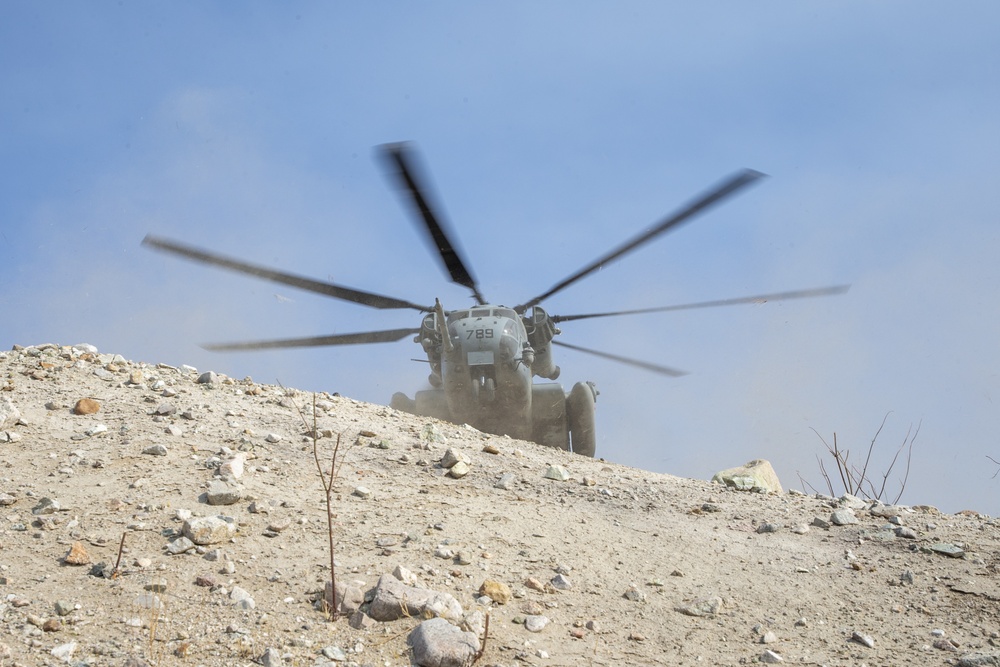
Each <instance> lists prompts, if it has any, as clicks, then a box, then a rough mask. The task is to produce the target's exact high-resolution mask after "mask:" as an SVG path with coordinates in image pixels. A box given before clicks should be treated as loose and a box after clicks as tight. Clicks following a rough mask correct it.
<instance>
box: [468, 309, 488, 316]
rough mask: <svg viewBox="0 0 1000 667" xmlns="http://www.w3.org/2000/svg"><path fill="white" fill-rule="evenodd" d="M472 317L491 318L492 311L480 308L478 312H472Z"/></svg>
mask: <svg viewBox="0 0 1000 667" xmlns="http://www.w3.org/2000/svg"><path fill="white" fill-rule="evenodd" d="M472 316H473V317H489V316H490V309H489V308H479V309H477V310H473V311H472Z"/></svg>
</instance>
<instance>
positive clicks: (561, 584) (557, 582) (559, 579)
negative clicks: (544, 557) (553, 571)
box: [550, 574, 573, 591]
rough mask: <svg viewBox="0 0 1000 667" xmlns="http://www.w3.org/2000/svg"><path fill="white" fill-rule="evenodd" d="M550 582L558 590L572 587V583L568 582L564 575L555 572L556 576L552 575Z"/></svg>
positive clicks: (566, 589)
mask: <svg viewBox="0 0 1000 667" xmlns="http://www.w3.org/2000/svg"><path fill="white" fill-rule="evenodd" d="M550 583H551V584H552V587H553V588H555V589H557V590H560V591H568V590H570V589H571V588H573V584H572V583H570V580H569V579H567V578H566V577H565V575H562V574H557V575H556V576H554V577H553V578H552V579H551V581H550Z"/></svg>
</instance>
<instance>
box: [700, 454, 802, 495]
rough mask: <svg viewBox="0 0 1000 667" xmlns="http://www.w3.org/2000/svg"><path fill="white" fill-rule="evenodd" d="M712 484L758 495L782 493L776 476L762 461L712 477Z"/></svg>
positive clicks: (767, 463)
mask: <svg viewBox="0 0 1000 667" xmlns="http://www.w3.org/2000/svg"><path fill="white" fill-rule="evenodd" d="M712 482H714V483H716V484H725V485H726V486H728V487H730V488H733V489H737V490H738V491H756V492H760V493H784V490H783V489H782V488H781V482H780V481H778V474H777V473H776V472H774V468H773V467H771V463H770V462H769V461H766V460H764V459H754V460H753V461H750V462H748V463H746V464H745V465H742V466H740V467H738V468H728V469H726V470H723V471H721V472H717V473H715V475H713V476H712Z"/></svg>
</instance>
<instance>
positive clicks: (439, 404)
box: [142, 143, 849, 457]
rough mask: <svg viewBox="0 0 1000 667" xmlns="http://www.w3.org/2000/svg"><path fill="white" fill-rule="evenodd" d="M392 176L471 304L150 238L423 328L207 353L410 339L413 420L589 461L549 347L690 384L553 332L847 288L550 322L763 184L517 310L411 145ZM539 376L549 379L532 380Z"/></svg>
mask: <svg viewBox="0 0 1000 667" xmlns="http://www.w3.org/2000/svg"><path fill="white" fill-rule="evenodd" d="M377 154H378V155H379V157H380V158H382V159H383V160H384V161H385V163H386V165H387V167H388V172H389V174H390V176H391V177H392V179H393V180H395V182H396V183H397V185H398V188H399V190H400V191H401V194H402V197H403V199H404V200H405V201H406V202H407V203H408V205H409V207H410V209H411V213H414V214H415V215H414V218H415V219H416V221H417V223H418V224H417V226H418V228H420V229H422V230H423V232H424V233H425V234H426V235H427V237H428V239H429V241H430V244H431V245H432V247H433V248H434V249H435V250H436V251H437V254H438V256H439V258H440V260H441V263H442V265H443V268H444V269H445V271H446V273H447V274H448V276H449V279H450V280H451V282H453V283H456V284H458V285H460V286H463V287H465V288H467V289H468V290H469V291H470V292H471V298H472V300H473V302H474V303H473V304H472V305H471V306H469V307H462V308H458V309H455V310H445V308H444V307H443V306H442V304H441V302H440V301H439V300H438V299H435V301H434V304H433V305H430V304H421V303H415V302H412V301H408V300H405V299H399V298H396V297H391V296H386V295H382V294H376V293H374V292H368V291H364V290H358V289H354V288H350V287H346V286H343V285H339V284H336V283H332V282H329V281H320V280H314V279H311V278H307V277H303V276H299V275H295V274H292V273H288V272H284V271H278V270H274V269H270V268H267V267H263V266H259V265H256V264H251V263H248V262H244V261H241V260H237V259H233V258H230V257H226V256H223V255H220V254H217V253H214V252H208V251H205V250H202V249H200V248H196V247H193V246H190V245H187V244H185V243H180V242H177V241H173V240H169V239H166V238H162V237H158V236H153V235H147V236H146V237H145V238H144V239H143V241H142V244H143V245H145V246H147V247H149V248H151V249H154V250H159V251H162V252H166V253H170V254H173V255H177V256H180V257H183V258H186V259H188V260H192V261H195V262H199V263H202V264H208V265H212V266H216V267H219V268H223V269H227V270H230V271H234V272H237V273H242V274H245V275H250V276H254V277H257V278H261V279H264V280H269V281H272V282H275V283H280V284H283V285H288V286H291V287H295V288H298V289H302V290H306V291H310V292H314V293H318V294H322V295H325V296H329V297H332V298H335V299H340V300H343V301H349V302H352V303H356V304H360V305H362V306H367V307H370V308H376V309H408V310H416V311H418V312H420V313H423V314H424V315H423V318H422V320H421V322H420V326H419V327H415V328H403V329H387V330H381V331H364V332H358V333H342V334H331V335H325V336H313V337H306V338H286V339H278V340H261V341H249V342H236V343H213V344H206V345H203V347H204V348H205V349H207V350H213V351H238V350H265V349H281V348H294V347H311V346H326V345H360V344H371V343H392V342H396V341H400V340H402V339H404V338H407V337H410V336H412V337H413V338H412V340H413V341H414V342H416V343H419V344H420V346H421V348H422V350H423V352H424V354H425V355H426V357H427V363H428V364H429V366H430V370H431V372H430V375H429V377H428V382H429V383H430V388H429V389H424V390H421V391H417V392H416V393H415V395H414V398H412V399H411V398H409V397H408V396H407V395H406V394H403V393H401V392H398V393H396V394H394V395H393V397H392V400H391V402H390V406H391V407H392V408H394V409H398V410H402V411H406V412H410V413H413V414H416V415H420V416H426V417H434V418H438V419H441V420H445V421H450V422H454V423H458V424H463V423H464V424H469V425H471V426H473V427H474V428H477V429H478V430H480V431H483V432H487V433H493V434H497V435H508V436H510V437H513V438H517V439H521V440H531V441H534V442H537V443H539V444H541V445H546V446H550V447H555V448H559V449H563V450H567V451H572V452H574V453H577V454H581V455H583V456H589V457H593V456H594V455H595V452H596V447H597V436H596V428H595V406H596V400H597V396H598V393H599V392H598V391H597V387H596V385H595V384H594V383H593V382H586V381H585V382H577V383H575V384H574V385H573V387H572V389H571V390H570V391H569V392H565V391H564V390H563V387H562V385H561V384H559V383H558V382H555V380H556V379H557V378H558V377H559V374H560V368H559V366H557V365H556V364H555V361H554V359H553V346H561V347H565V348H567V349H572V350H576V351H579V352H583V353H586V354H591V355H596V356H598V357H602V358H605V359H609V360H612V361H615V362H619V363H623V364H627V365H630V366H633V367H637V368H641V369H644V370H647V371H651V372H654V373H658V374H661V375H667V376H673V377H677V376H681V375H685V372H684V371H680V370H677V369H674V368H671V367H668V366H662V365H660V364H655V363H651V362H648V361H642V360H638V359H632V358H629V357H625V356H621V355H618V354H612V353H608V352H602V351H598V350H593V349H589V348H585V347H580V346H577V345H574V344H570V343H566V342H563V341H561V340H557V339H556V337H557V336H558V335H559V334H561V333H562V331H561V329H560V328H559V327H558V326H557V325H559V324H561V323H563V322H571V321H576V320H583V319H590V318H600V317H619V316H626V315H639V314H649V313H659V312H666V311H673V310H682V309H691V308H707V307H715V306H731V305H737V304H746V303H762V302H766V301H778V300H784V299H796V298H805V297H817V296H829V295H834V294H842V293H844V292H846V291H847V289H848V288H849V285H836V286H831V287H822V288H816V289H804V290H795V291H789V292H780V293H774V294H760V295H756V296H748V297H739V298H731V299H721V300H716V301H705V302H700V303H689V304H682V305H673V306H661V307H652V308H641V309H632V310H618V311H608V312H597V313H585V314H576V315H553V314H550V313H549V312H548V311H547V310H545V309H544V308H543V307H542V306H541V304H542V302H543V301H545V300H546V299H548V298H549V297H551V296H553V295H555V294H556V293H558V292H561V291H562V290H564V289H566V288H567V287H569V286H571V285H573V284H575V283H576V282H577V281H579V280H581V279H582V278H584V277H586V276H588V275H590V274H591V273H593V272H594V271H597V270H598V269H600V268H602V267H603V266H605V265H607V264H608V263H610V262H613V261H615V260H617V259H619V258H621V257H622V256H624V255H625V254H627V253H629V252H631V251H633V250H635V249H637V248H639V247H640V246H643V245H645V244H647V243H649V242H650V241H652V240H654V239H656V238H658V237H659V236H661V235H662V234H664V233H665V232H667V231H670V230H672V229H675V228H677V227H678V226H679V225H681V224H682V223H684V222H687V221H689V220H691V219H692V218H694V217H695V216H697V215H699V214H701V213H702V212H704V211H705V210H706V209H708V208H710V207H712V206H714V205H716V204H717V203H719V202H720V201H722V200H724V199H726V198H727V197H730V196H732V195H734V194H735V193H737V192H739V191H741V190H743V189H745V188H746V187H747V186H749V185H751V184H752V183H754V182H756V181H758V180H759V179H761V178H762V177H763V176H764V174H762V173H760V172H758V171H754V170H752V169H743V170H741V171H738V172H736V173H735V174H733V175H731V176H729V177H728V178H726V179H724V180H723V181H721V182H720V183H719V184H717V185H715V186H713V187H711V188H709V189H708V190H706V191H705V192H703V193H702V194H700V195H698V196H697V197H695V198H694V199H693V200H692V201H691V202H689V203H688V204H687V205H685V206H683V207H682V208H681V209H679V210H678V211H676V212H675V213H673V214H671V215H669V216H668V217H666V218H665V219H664V220H662V221H660V222H659V223H657V224H655V225H653V226H652V227H650V228H648V229H646V230H645V231H643V232H642V233H640V234H638V235H637V236H635V237H633V238H631V239H629V240H627V241H626V242H624V243H622V244H621V245H619V246H617V247H615V248H614V249H613V250H611V251H610V252H608V253H605V254H604V255H602V256H601V257H599V258H597V259H595V260H594V261H592V262H590V263H589V264H587V265H585V266H584V267H583V268H581V269H579V270H578V271H576V272H574V273H572V274H571V275H569V276H567V277H566V278H564V279H563V280H561V281H559V282H558V283H556V284H555V285H553V286H552V287H551V288H550V289H548V290H547V291H545V292H543V293H541V294H539V295H537V296H534V297H532V298H530V299H528V300H526V301H523V302H521V303H519V304H517V305H514V306H506V305H499V304H497V303H494V302H490V301H488V300H487V299H486V298H485V297H484V296H483V294H482V293H481V292H480V290H479V284H478V282H477V281H476V279H475V278H474V276H473V274H472V272H471V271H470V270H469V268H468V265H467V263H466V261H465V260H464V259H463V257H462V256H461V255H460V253H459V252H458V250H457V249H456V246H455V244H454V243H453V242H452V238H454V235H453V234H452V232H451V230H450V227H449V226H448V225H447V224H446V221H445V218H444V217H443V216H442V215H441V212H440V210H439V209H438V208H435V207H434V206H432V204H431V202H430V198H429V190H428V189H427V187H426V178H424V177H423V175H422V174H421V172H420V170H419V169H418V168H417V163H416V159H415V149H414V148H413V146H412V144H410V143H392V144H384V145H382V146H379V147H377ZM535 377H538V378H541V379H542V380H547V382H545V381H540V382H535V381H534V378H535Z"/></svg>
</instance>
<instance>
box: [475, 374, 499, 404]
mask: <svg viewBox="0 0 1000 667" xmlns="http://www.w3.org/2000/svg"><path fill="white" fill-rule="evenodd" d="M479 395H480V398H482V400H483V402H485V403H492V402H493V399H495V398H496V397H497V383H496V382H495V381H494V380H493V378H486V379H485V380H483V388H482V390H481V391H480V394H479Z"/></svg>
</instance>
